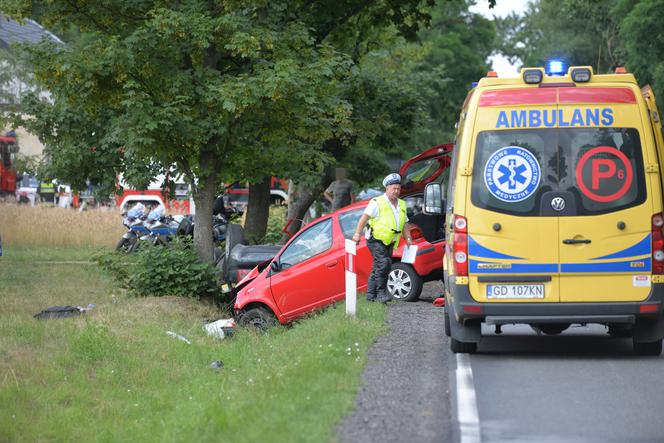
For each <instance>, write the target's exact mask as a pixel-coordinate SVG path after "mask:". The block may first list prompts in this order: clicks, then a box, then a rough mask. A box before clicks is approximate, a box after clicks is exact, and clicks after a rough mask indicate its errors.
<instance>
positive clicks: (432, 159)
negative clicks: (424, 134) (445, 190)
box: [399, 143, 454, 197]
mask: <svg viewBox="0 0 664 443" xmlns="http://www.w3.org/2000/svg"><path fill="white" fill-rule="evenodd" d="M453 148H454V144H452V143H446V144H443V145H438V146H434V147H432V148H429V149H427V150H426V151H424V152H422V153H421V154H418V155H416V156H415V157H413V158H411V159H410V160H408V161H407V162H406V163H404V164H403V166H401V169H399V175H401V197H405V196H408V195H411V194H418V193H421V192H424V187H425V186H426V185H427V184H429V183H431V182H434V181H436V179H438V177H440V175H441V174H442V173H443V172H445V170H446V169H447V168H448V167H449V166H450V163H451V153H452V149H453Z"/></svg>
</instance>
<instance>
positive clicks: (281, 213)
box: [263, 205, 288, 244]
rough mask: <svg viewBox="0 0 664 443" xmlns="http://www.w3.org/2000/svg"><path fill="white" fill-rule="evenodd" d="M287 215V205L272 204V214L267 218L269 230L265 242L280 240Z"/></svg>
mask: <svg viewBox="0 0 664 443" xmlns="http://www.w3.org/2000/svg"><path fill="white" fill-rule="evenodd" d="M287 215H288V207H287V206H274V205H272V206H270V216H269V218H268V219H267V232H266V233H265V238H264V239H263V243H270V244H274V243H277V242H278V241H279V239H280V238H281V236H282V235H283V232H282V229H284V226H285V225H286V217H287Z"/></svg>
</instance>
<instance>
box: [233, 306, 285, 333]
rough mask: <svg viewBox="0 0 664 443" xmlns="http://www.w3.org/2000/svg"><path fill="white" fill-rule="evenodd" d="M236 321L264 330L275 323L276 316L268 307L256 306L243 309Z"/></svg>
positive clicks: (245, 325)
mask: <svg viewBox="0 0 664 443" xmlns="http://www.w3.org/2000/svg"><path fill="white" fill-rule="evenodd" d="M238 322H239V323H240V326H244V327H249V328H254V329H258V330H261V331H266V330H268V329H269V328H271V327H272V326H274V325H276V324H277V318H276V317H275V316H274V314H273V313H272V312H271V311H270V310H269V309H266V308H263V307H256V308H251V309H247V310H246V311H244V312H243V313H242V315H241V316H240V318H239V320H238Z"/></svg>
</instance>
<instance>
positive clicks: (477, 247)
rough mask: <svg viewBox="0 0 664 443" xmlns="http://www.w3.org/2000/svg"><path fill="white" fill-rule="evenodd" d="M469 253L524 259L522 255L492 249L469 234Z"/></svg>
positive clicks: (474, 255) (481, 255) (477, 255)
mask: <svg viewBox="0 0 664 443" xmlns="http://www.w3.org/2000/svg"><path fill="white" fill-rule="evenodd" d="M468 255H472V256H473V257H482V258H506V259H512V260H524V259H523V258H521V257H515V256H513V255H507V254H503V253H502V252H497V251H494V250H491V249H489V248H487V247H484V246H482V245H481V244H479V243H477V242H476V241H475V239H474V238H473V237H471V236H470V235H469V236H468Z"/></svg>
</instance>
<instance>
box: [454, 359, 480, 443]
mask: <svg viewBox="0 0 664 443" xmlns="http://www.w3.org/2000/svg"><path fill="white" fill-rule="evenodd" d="M456 360H457V368H456V387H457V419H458V420H459V435H460V437H461V443H479V442H480V441H481V436H480V418H479V415H478V413H477V402H476V401H475V387H474V385H473V370H472V368H471V367H470V357H469V356H468V354H456Z"/></svg>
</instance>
